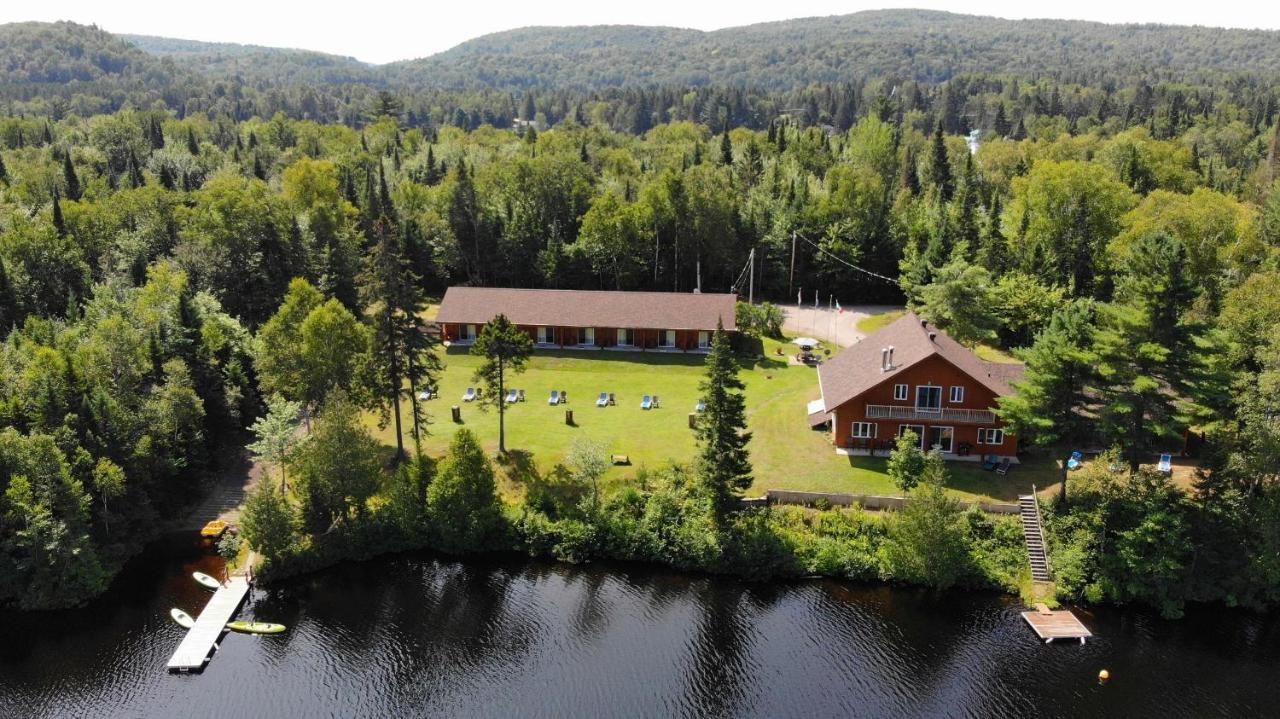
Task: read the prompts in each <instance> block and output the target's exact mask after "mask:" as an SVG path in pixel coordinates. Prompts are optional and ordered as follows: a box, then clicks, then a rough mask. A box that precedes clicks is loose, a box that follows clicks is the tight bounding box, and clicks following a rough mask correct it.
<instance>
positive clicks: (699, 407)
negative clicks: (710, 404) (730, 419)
mask: <svg viewBox="0 0 1280 719" xmlns="http://www.w3.org/2000/svg"><path fill="white" fill-rule="evenodd" d="M693 411H694V412H706V411H707V403H706V402H704V401H702V400H698V403H697V404H695V405H694V406H693Z"/></svg>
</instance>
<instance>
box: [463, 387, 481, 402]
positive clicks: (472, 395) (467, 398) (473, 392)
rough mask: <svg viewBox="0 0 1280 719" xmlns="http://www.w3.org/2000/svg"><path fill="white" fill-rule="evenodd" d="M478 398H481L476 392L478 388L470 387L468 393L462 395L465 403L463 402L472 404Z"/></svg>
mask: <svg viewBox="0 0 1280 719" xmlns="http://www.w3.org/2000/svg"><path fill="white" fill-rule="evenodd" d="M478 396H479V393H478V392H476V388H475V387H468V388H467V392H466V394H464V395H462V401H463V402H471V401H474V400H475V398H476V397H478Z"/></svg>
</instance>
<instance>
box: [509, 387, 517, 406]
mask: <svg viewBox="0 0 1280 719" xmlns="http://www.w3.org/2000/svg"><path fill="white" fill-rule="evenodd" d="M518 399H520V392H519V390H514V389H513V390H510V391H509V392H507V404H515V403H516V400H518Z"/></svg>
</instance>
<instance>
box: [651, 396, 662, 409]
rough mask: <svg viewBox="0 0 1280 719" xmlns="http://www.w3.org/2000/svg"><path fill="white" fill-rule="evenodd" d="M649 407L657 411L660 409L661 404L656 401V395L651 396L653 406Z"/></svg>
mask: <svg viewBox="0 0 1280 719" xmlns="http://www.w3.org/2000/svg"><path fill="white" fill-rule="evenodd" d="M651 406H652V407H653V408H654V409H657V408H659V407H661V406H662V403H661V402H659V401H658V395H656V394H655V395H654V396H653V404H652V405H651Z"/></svg>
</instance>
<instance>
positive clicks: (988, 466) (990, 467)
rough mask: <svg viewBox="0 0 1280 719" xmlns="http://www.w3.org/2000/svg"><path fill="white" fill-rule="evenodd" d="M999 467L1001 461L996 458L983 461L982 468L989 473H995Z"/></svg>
mask: <svg viewBox="0 0 1280 719" xmlns="http://www.w3.org/2000/svg"><path fill="white" fill-rule="evenodd" d="M998 466H1000V460H998V459H996V458H995V457H987V458H986V459H983V460H982V468H983V469H985V470H986V471H988V472H993V471H995V468H996V467H998Z"/></svg>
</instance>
